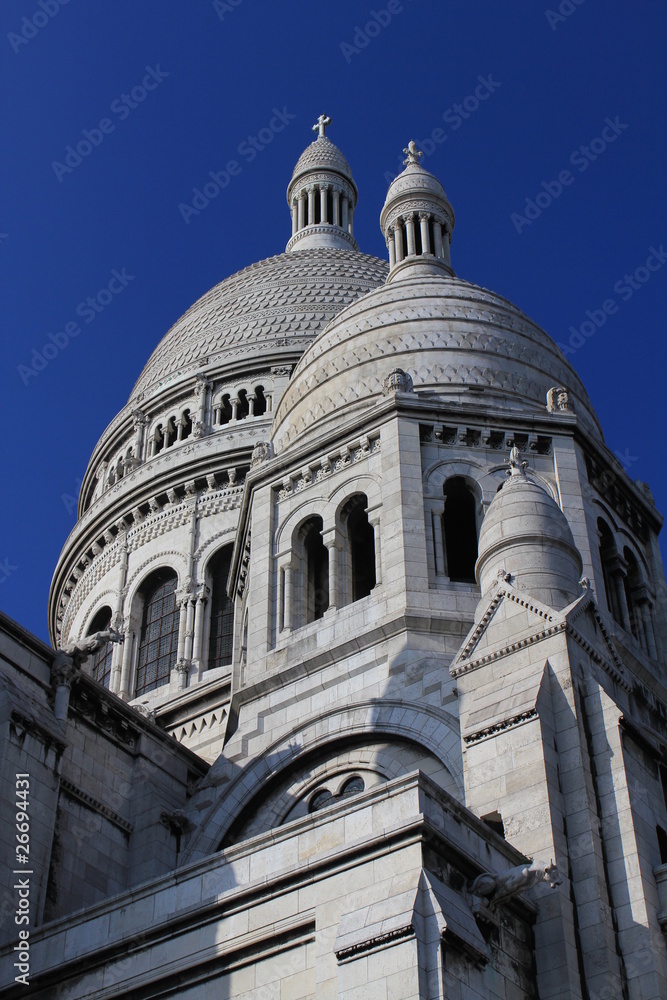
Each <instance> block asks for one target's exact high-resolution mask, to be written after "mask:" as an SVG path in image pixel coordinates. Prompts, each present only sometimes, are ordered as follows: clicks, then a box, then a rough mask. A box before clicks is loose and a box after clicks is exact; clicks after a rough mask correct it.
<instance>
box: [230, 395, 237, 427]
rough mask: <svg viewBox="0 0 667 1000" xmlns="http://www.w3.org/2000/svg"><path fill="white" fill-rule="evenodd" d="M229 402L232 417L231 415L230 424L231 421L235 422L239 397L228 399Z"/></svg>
mask: <svg viewBox="0 0 667 1000" xmlns="http://www.w3.org/2000/svg"><path fill="white" fill-rule="evenodd" d="M229 402H230V404H231V407H232V415H231V418H230V422H231V420H236V414H237V413H238V408H239V397H238V396H234V398H233V399H230V401H229Z"/></svg>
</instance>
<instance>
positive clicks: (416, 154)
mask: <svg viewBox="0 0 667 1000" xmlns="http://www.w3.org/2000/svg"><path fill="white" fill-rule="evenodd" d="M403 152H404V153H405V155H406V157H407V159H405V160H403V163H404V165H405V166H406V167H409V166H410V164H412V163H416V164H417V166H419V165H420V163H419V161H420V160H421V158H422V156H423V155H424V154H423V153H422V151H421V149H417V143H416V142H415V140H414V139H410V142H409V143H408V144H407V146H406V147H405V149H404V150H403Z"/></svg>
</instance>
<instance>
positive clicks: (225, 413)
mask: <svg viewBox="0 0 667 1000" xmlns="http://www.w3.org/2000/svg"><path fill="white" fill-rule="evenodd" d="M216 410H217V413H218V423H219V424H228V423H229V421H230V420H231V419H232V404H231V402H230V399H229V393H228V392H227V393H225V395H224V396H223V397H222V399H221V400H220V403H219V404H218V406H217V407H216Z"/></svg>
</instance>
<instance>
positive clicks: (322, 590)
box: [299, 516, 329, 624]
mask: <svg viewBox="0 0 667 1000" xmlns="http://www.w3.org/2000/svg"><path fill="white" fill-rule="evenodd" d="M322 527H323V525H322V518H321V517H317V516H316V517H311V518H310V519H309V520H308V521H306V523H305V524H304V525H302V527H301V532H300V535H301V541H302V547H303V551H302V559H301V567H302V571H301V576H302V588H301V590H302V601H303V606H302V609H301V610H302V613H301V615H300V616H299V617H300V618H301V620H302V621H303V624H306V623H307V622H314V621H317V619H318V618H321V617H322V615H323V614H324V612H325V611H326V610H327V608H328V607H329V552H328V550H327V547H326V546H325V544H324V542H323V541H322Z"/></svg>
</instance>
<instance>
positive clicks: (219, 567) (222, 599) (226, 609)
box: [208, 545, 234, 670]
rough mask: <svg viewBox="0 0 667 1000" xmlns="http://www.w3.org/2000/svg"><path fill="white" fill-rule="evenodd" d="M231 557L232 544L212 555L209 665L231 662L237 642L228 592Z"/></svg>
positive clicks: (214, 665)
mask: <svg viewBox="0 0 667 1000" xmlns="http://www.w3.org/2000/svg"><path fill="white" fill-rule="evenodd" d="M231 561H232V546H231V545H225V547H224V548H223V549H220V551H219V552H216V554H215V555H214V556H213V558H212V560H211V564H210V573H211V628H210V632H209V643H208V669H209V670H212V669H213V668H214V667H223V666H226V665H227V664H228V663H231V662H232V651H233V642H234V602H233V601H232V600H231V598H229V597H228V596H227V577H228V576H229V567H230V564H231Z"/></svg>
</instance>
